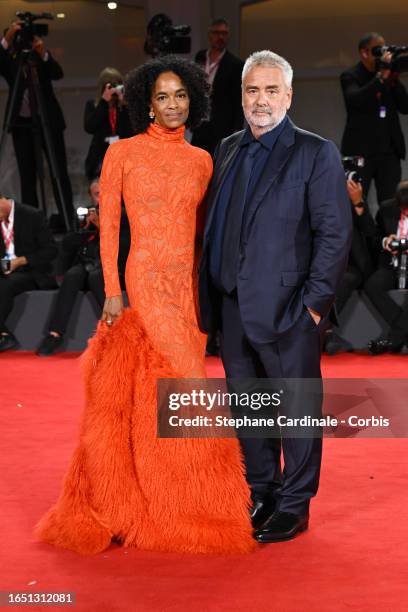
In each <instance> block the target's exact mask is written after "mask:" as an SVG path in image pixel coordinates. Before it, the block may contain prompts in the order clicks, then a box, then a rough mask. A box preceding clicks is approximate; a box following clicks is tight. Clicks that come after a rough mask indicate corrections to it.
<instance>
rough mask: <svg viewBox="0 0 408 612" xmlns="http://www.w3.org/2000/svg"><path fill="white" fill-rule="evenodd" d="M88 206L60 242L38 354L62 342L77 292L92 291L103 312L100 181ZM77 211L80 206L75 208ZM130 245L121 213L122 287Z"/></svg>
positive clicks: (53, 349)
mask: <svg viewBox="0 0 408 612" xmlns="http://www.w3.org/2000/svg"><path fill="white" fill-rule="evenodd" d="M89 195H90V198H91V205H90V206H89V208H88V209H87V210H88V214H87V215H86V217H85V219H84V221H83V224H82V226H81V227H80V228H79V231H76V232H71V233H70V234H67V235H66V236H65V237H64V239H63V241H62V250H61V254H60V266H61V268H62V269H63V271H64V278H63V281H62V284H61V287H60V288H59V291H58V296H57V299H56V301H55V303H54V306H53V309H52V313H51V317H50V323H49V326H48V328H49V332H48V334H47V335H46V336H45V337H44V338H43V340H42V342H41V344H40V346H39V347H38V350H37V355H41V356H49V355H53V354H54V353H55V352H56V351H57V349H58V348H60V346H61V345H62V343H63V341H64V334H65V331H66V328H67V326H68V323H69V318H70V316H71V313H72V309H73V307H74V304H75V300H76V297H77V295H78V292H79V291H87V290H89V291H91V293H92V294H93V296H94V298H95V299H96V301H97V303H98V306H99V308H100V313H101V314H102V308H103V304H104V302H105V291H104V281H103V273H102V267H101V261H100V256H99V210H98V205H99V182H98V181H97V180H96V181H93V182H92V184H91V185H90V187H89ZM78 210H79V209H78ZM129 246H130V231H129V226H128V222H127V217H126V215H125V214H124V213H123V214H122V220H121V229H120V242H119V258H118V267H119V273H120V278H121V284H122V288H124V269H125V265H126V259H127V254H128V251H129Z"/></svg>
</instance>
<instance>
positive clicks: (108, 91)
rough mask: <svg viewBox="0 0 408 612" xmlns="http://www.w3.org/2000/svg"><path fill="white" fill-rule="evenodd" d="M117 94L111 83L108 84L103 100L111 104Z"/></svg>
mask: <svg viewBox="0 0 408 612" xmlns="http://www.w3.org/2000/svg"><path fill="white" fill-rule="evenodd" d="M114 93H115V89H114V88H113V87H112V85H111V84H110V83H106V85H105V89H104V90H103V94H102V98H103V99H104V100H105V102H108V103H109V102H110V101H111V100H112V96H113V94H114Z"/></svg>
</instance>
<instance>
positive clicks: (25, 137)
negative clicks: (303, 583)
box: [0, 45, 73, 217]
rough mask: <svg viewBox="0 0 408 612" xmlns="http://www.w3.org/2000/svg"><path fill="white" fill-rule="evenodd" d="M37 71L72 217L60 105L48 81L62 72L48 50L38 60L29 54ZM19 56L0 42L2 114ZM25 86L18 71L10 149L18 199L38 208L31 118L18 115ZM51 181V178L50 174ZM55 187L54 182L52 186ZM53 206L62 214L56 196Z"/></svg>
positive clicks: (70, 190) (63, 125)
mask: <svg viewBox="0 0 408 612" xmlns="http://www.w3.org/2000/svg"><path fill="white" fill-rule="evenodd" d="M32 57H33V58H34V60H35V64H36V66H37V73H38V81H39V90H40V92H41V97H42V100H43V103H44V109H45V114H46V117H47V120H48V124H49V128H50V129H49V131H50V135H51V138H52V142H53V145H54V151H55V158H56V163H57V166H58V171H59V174H60V177H59V178H60V181H61V188H62V191H63V194H64V199H65V203H66V206H67V213H68V216H69V217H70V216H72V213H73V205H72V187H71V182H70V179H69V176H68V170H67V158H66V151H65V142H64V133H63V132H64V130H65V121H64V116H63V114H62V110H61V107H60V105H59V103H58V100H57V98H56V96H55V93H54V89H53V87H52V81H56V80H59V79H62V78H63V76H64V73H63V71H62V68H61V66H60V65H59V64H58V62H57V61H56V60H55V59H54V58H53V57H52V55H51V53H50V52H48V59H47V60H46V61H44V60H42V59H41V58H40V57H39V56H38V55H37V54H36V53H34V52H33V53H32ZM18 64H19V59H18V58H17V57H16V56H15V55H13V54H12V52H11V51H10V50H8V51H5V50H4V49H3V47H2V46H1V45H0V74H1V75H2V76H3V77H4V78H5V80H6V81H7V83H8V85H9V97H8V100H7V106H6V115H7V112H8V109H9V106H10V101H11V91H12V87H13V85H14V82H15V79H16V76H17V69H18ZM26 88H27V79H26V78H25V76H24V72H23V73H22V78H21V79H20V86H19V88H18V90H17V94H16V101H15V104H14V107H13V114H12V116H11V124H10V125H11V134H12V137H13V143H14V149H15V153H16V158H17V164H18V169H19V174H20V182H21V199H22V200H23V201H24V202H26V203H27V204H31V205H32V206H36V207H38V198H37V191H36V180H37V174H38V170H37V169H36V155H35V144H36V139H35V138H34V133H33V127H34V126H33V120H32V118H31V117H22V116H20V111H21V104H22V101H23V95H24V90H25V89H26ZM6 115H5V116H6ZM37 131H38V139H37V141H38V142H40V143H41V144H42V146H44V137H43V134H42V132H41V130H37ZM51 178H52V180H53V181H54V177H51ZM54 187H55V185H54ZM56 203H57V206H58V210H59V212H60V213H62V204H61V202H60V200H59V197H57V201H56Z"/></svg>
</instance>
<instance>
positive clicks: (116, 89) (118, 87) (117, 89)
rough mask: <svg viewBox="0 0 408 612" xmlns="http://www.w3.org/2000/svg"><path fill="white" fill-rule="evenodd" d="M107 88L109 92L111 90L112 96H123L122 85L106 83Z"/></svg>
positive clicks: (123, 89)
mask: <svg viewBox="0 0 408 612" xmlns="http://www.w3.org/2000/svg"><path fill="white" fill-rule="evenodd" d="M108 88H109V90H110V91H112V89H113V92H112V93H113V94H114V95H115V94H116V95H119V94H123V92H124V91H125V86H124V85H122V84H121V83H108Z"/></svg>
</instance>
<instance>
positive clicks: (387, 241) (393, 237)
mask: <svg viewBox="0 0 408 612" xmlns="http://www.w3.org/2000/svg"><path fill="white" fill-rule="evenodd" d="M393 240H398V237H397V236H396V234H390V235H389V236H387V237H386V238H384V239H383V249H384V251H388V252H389V253H392V254H393V255H395V254H396V253H397V252H398V251H393V250H392V249H391V247H390V243H391V242H392V241H393Z"/></svg>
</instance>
